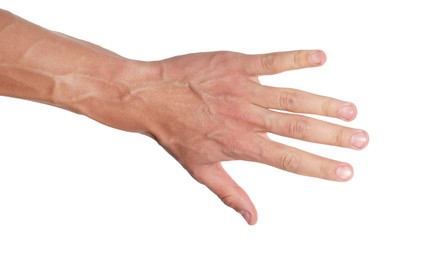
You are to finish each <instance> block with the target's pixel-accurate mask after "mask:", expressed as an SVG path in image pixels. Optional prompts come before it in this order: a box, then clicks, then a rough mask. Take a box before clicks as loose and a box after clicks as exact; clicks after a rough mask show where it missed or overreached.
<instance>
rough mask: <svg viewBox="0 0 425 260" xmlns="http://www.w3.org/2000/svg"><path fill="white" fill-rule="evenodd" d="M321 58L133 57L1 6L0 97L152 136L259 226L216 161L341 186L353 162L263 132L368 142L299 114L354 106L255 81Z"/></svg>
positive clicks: (337, 142)
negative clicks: (246, 163) (262, 166)
mask: <svg viewBox="0 0 425 260" xmlns="http://www.w3.org/2000/svg"><path fill="white" fill-rule="evenodd" d="M325 61H326V55H325V53H324V52H323V51H320V50H299V51H290V52H277V53H269V54H260V55H245V54H241V53H235V52H211V53H197V54H189V55H184V56H178V57H173V58H170V59H166V60H162V61H153V62H144V61H136V60H131V59H127V58H124V57H121V56H119V55H117V54H115V53H113V52H111V51H108V50H106V49H103V48H101V47H99V46H97V45H94V44H91V43H88V42H84V41H81V40H78V39H74V38H71V37H68V36H66V35H63V34H60V33H56V32H52V31H49V30H47V29H44V28H42V27H39V26H37V25H34V24H32V23H30V22H28V21H26V20H24V19H22V18H20V17H18V16H16V15H13V14H11V13H9V12H7V11H4V10H1V9H0V95H2V96H10V97H15V98H21V99H27V100H32V101H37V102H43V103H46V104H49V105H53V106H57V107H61V108H64V109H67V110H70V111H73V112H75V113H79V114H82V115H86V116H88V117H90V118H92V119H94V120H96V121H98V122H100V123H103V124H105V125H108V126H110V127H114V128H117V129H121V130H125V131H129V132H137V133H141V134H144V135H147V136H150V137H152V138H154V139H155V140H157V141H158V143H159V144H160V145H161V146H162V147H164V149H165V150H166V151H167V152H169V153H170V154H171V155H173V157H174V158H175V159H176V160H177V161H178V162H179V163H180V164H181V165H182V166H183V167H184V168H185V169H186V170H187V171H188V172H189V173H190V175H191V176H192V177H193V178H194V179H196V180H197V181H198V182H200V183H202V184H204V185H205V186H207V187H208V188H209V189H210V190H211V191H212V192H214V193H215V194H216V195H217V196H218V197H219V198H220V199H221V200H222V201H223V202H224V204H226V205H228V206H229V207H231V208H233V209H235V210H236V211H237V212H239V213H241V215H242V216H243V217H244V219H245V220H246V221H247V223H248V224H251V225H253V224H255V223H256V222H257V211H256V209H255V207H254V204H253V203H252V201H251V199H250V198H249V196H248V195H247V193H246V192H245V191H244V190H243V189H242V188H241V187H240V186H238V184H237V183H236V182H235V181H234V180H233V179H232V178H231V177H230V176H229V174H228V173H227V172H226V171H225V170H224V168H223V167H222V165H221V162H223V161H231V160H245V161H253V162H258V163H263V164H267V165H271V166H274V167H277V168H279V169H282V170H284V171H288V172H293V173H296V174H300V175H305V176H311V177H317V178H322V179H326V180H332V181H339V182H344V181H348V180H350V179H351V178H352V176H353V168H352V166H351V165H350V164H348V163H346V162H340V161H336V160H332V159H328V158H324V157H321V156H319V155H315V154H312V153H308V152H306V151H302V150H299V149H297V148H294V147H290V146H287V145H285V144H282V143H278V142H275V141H272V140H270V139H269V138H268V136H267V133H274V134H278V135H281V136H286V137H290V138H295V139H300V140H304V141H308V142H314V143H318V144H327V145H333V146H338V147H343V148H350V149H356V150H360V149H363V148H365V147H366V146H367V144H368V141H369V137H368V134H367V132H366V131H364V130H360V129H354V128H349V127H345V126H341V125H337V124H331V123H328V122H326V121H321V120H318V119H314V118H311V117H308V116H305V115H300V114H316V115H322V116H327V117H334V118H339V119H341V120H344V121H351V120H353V119H354V118H355V117H356V115H357V109H356V107H355V105H354V104H353V103H351V102H346V101H342V100H338V99H334V98H330V97H325V96H320V95H316V94H312V93H307V92H304V91H301V90H297V89H289V88H277V87H271V86H263V85H261V84H260V82H259V80H258V77H259V76H262V75H272V74H277V73H281V72H285V71H289V70H295V69H302V68H310V67H317V66H321V65H323V64H324V63H325ZM285 111H287V112H291V113H285ZM141 160H143V159H142V158H141Z"/></svg>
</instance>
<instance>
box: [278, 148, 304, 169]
mask: <svg viewBox="0 0 425 260" xmlns="http://www.w3.org/2000/svg"><path fill="white" fill-rule="evenodd" d="M299 165H300V158H299V156H298V155H297V154H295V153H294V152H286V153H284V154H283V155H282V156H281V157H280V166H281V168H282V169H283V170H285V171H288V172H297V170H298V168H299Z"/></svg>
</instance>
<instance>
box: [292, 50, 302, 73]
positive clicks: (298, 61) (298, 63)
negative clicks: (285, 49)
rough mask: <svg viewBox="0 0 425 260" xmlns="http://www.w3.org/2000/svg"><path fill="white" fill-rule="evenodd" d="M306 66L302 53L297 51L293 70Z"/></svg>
mask: <svg viewBox="0 0 425 260" xmlns="http://www.w3.org/2000/svg"><path fill="white" fill-rule="evenodd" d="M303 64H304V60H303V55H302V51H295V52H294V54H293V55H292V64H291V65H292V68H294V69H295V68H299V67H302V65H303Z"/></svg>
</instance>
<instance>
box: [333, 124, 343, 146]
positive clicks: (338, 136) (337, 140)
mask: <svg viewBox="0 0 425 260" xmlns="http://www.w3.org/2000/svg"><path fill="white" fill-rule="evenodd" d="M343 136H344V130H343V128H338V129H336V130H334V131H333V133H332V140H331V143H332V145H334V146H342V145H343Z"/></svg>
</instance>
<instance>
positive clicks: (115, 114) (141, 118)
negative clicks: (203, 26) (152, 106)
mask: <svg viewBox="0 0 425 260" xmlns="http://www.w3.org/2000/svg"><path fill="white" fill-rule="evenodd" d="M102 60H103V62H101V63H99V64H100V66H92V67H91V68H90V69H85V70H83V71H85V73H83V72H81V71H80V70H79V71H78V72H75V73H72V74H70V75H67V76H64V77H59V79H58V85H59V86H58V89H59V90H58V91H57V92H56V93H55V95H56V96H55V100H56V101H55V105H57V106H60V107H63V108H66V109H68V110H71V111H73V112H76V113H79V114H83V115H86V116H88V117H90V118H92V119H94V120H96V121H98V122H100V123H102V124H105V125H108V126H111V127H113V128H117V129H121V130H125V131H130V132H140V133H146V132H149V130H148V128H147V125H148V124H147V123H146V122H147V121H148V120H149V118H148V115H147V113H146V109H147V106H148V104H147V102H145V100H146V99H148V95H149V93H150V91H149V89H150V88H151V87H152V82H157V80H158V78H159V75H160V73H159V69H158V65H157V63H150V62H141V61H135V60H128V59H124V58H114V60H113V61H105V60H104V59H102ZM148 103H149V102H148Z"/></svg>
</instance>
